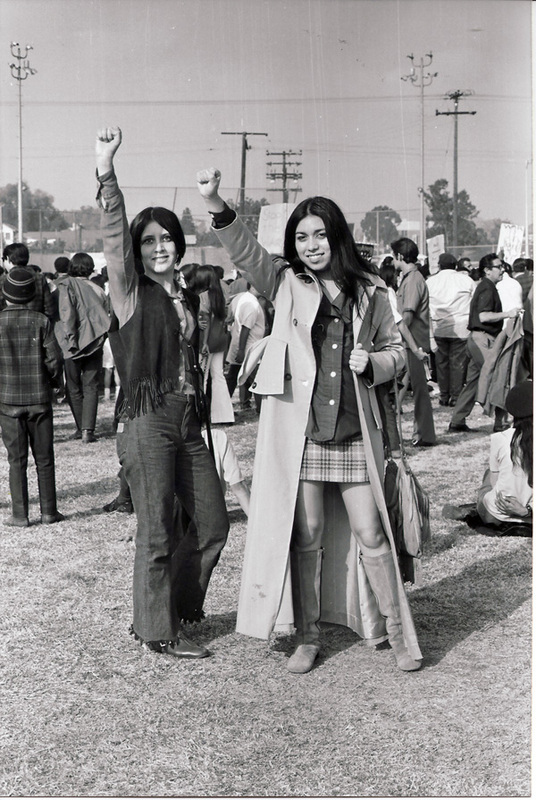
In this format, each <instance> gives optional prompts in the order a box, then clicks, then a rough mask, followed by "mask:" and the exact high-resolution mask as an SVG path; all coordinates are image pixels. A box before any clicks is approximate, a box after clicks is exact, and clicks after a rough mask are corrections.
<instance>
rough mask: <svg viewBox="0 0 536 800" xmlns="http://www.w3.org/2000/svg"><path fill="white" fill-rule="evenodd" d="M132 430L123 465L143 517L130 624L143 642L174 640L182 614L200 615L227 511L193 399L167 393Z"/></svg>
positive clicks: (226, 525)
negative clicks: (186, 519) (183, 521)
mask: <svg viewBox="0 0 536 800" xmlns="http://www.w3.org/2000/svg"><path fill="white" fill-rule="evenodd" d="M127 427H128V434H127V446H126V453H125V455H124V463H123V466H124V468H125V476H126V479H127V481H128V484H129V486H130V491H131V495H132V502H133V504H134V510H135V512H136V515H137V521H138V529H137V535H136V555H135V558H134V581H133V603H134V620H133V627H134V631H135V632H136V633H137V634H138V636H140V637H141V638H142V639H143V640H144V641H158V640H171V639H173V638H174V637H175V636H176V635H177V632H178V630H179V623H180V620H181V619H183V618H184V619H200V618H201V617H202V612H203V602H204V599H205V594H206V591H207V587H208V582H209V580H210V576H211V574H212V570H213V569H214V567H215V566H216V564H217V562H218V559H219V557H220V553H221V551H222V549H223V547H224V545H225V542H226V540H227V534H228V531H229V520H228V517H227V509H226V507H225V500H224V497H223V493H222V489H221V484H220V481H219V478H218V474H217V472H216V467H215V465H214V460H213V458H212V456H211V454H210V452H209V450H208V448H207V447H206V445H205V443H204V441H203V438H202V436H201V428H200V424H199V420H198V418H197V414H196V412H195V407H194V402H193V398H188V399H187V398H186V397H185V396H181V395H174V394H167V395H166V398H165V405H164V406H162V407H160V408H158V409H157V410H156V411H153V412H149V413H147V414H144V415H141V416H139V417H135V418H134V419H132V420H129V421H128V426H127ZM176 498H178V500H179V501H180V504H181V506H182V508H183V509H184V511H185V512H186V514H187V515H188V517H189V518H190V520H191V521H192V523H193V524H191V525H189V526H188V527H184V526H182V525H181V522H180V517H181V514H180V513H179V512H180V506H179V505H178V503H176Z"/></svg>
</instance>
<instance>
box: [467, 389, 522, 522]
mask: <svg viewBox="0 0 536 800" xmlns="http://www.w3.org/2000/svg"><path fill="white" fill-rule="evenodd" d="M506 410H507V411H508V413H509V414H511V415H512V416H513V418H514V422H513V426H512V427H511V428H508V429H507V430H505V431H500V432H498V433H492V434H491V438H490V459H489V469H487V470H486V472H485V474H484V478H483V481H482V486H481V487H480V489H479V492H478V499H477V504H476V510H477V512H478V514H479V516H480V518H481V519H482V521H483V522H484V523H486V524H488V525H496V526H502V525H503V524H504V523H518V524H519V523H522V524H527V525H532V486H533V478H532V468H533V465H532V425H533V387H532V381H523V382H522V383H518V384H517V385H516V386H514V387H513V388H512V389H511V390H510V391H509V392H508V395H507V396H506Z"/></svg>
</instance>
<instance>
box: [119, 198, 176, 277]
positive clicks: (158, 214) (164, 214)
mask: <svg viewBox="0 0 536 800" xmlns="http://www.w3.org/2000/svg"><path fill="white" fill-rule="evenodd" d="M153 221H154V222H158V224H159V225H161V226H162V227H163V228H164V230H166V231H167V232H168V233H169V235H170V236H171V238H172V239H173V242H174V243H175V247H176V248H177V264H179V263H180V262H181V261H182V259H183V258H184V254H185V252H186V240H185V238H184V233H183V230H182V228H181V224H180V222H179V218H178V217H177V215H176V214H175V212H173V211H170V210H169V209H168V208H161V207H160V206H148V207H147V208H144V209H143V211H140V213H139V214H136V216H135V217H134V219H133V220H132V222H131V223H130V236H131V238H132V251H133V253H134V258H135V259H136V261H137V262H141V249H140V243H141V238H142V236H143V231H144V230H145V228H146V227H147V225H148V224H149V223H150V222H153Z"/></svg>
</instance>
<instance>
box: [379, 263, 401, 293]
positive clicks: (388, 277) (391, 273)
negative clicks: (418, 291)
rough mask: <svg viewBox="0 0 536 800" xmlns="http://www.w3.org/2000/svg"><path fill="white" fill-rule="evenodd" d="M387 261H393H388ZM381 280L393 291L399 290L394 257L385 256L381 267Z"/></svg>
mask: <svg viewBox="0 0 536 800" xmlns="http://www.w3.org/2000/svg"><path fill="white" fill-rule="evenodd" d="M387 259H391V260H390V261H388V260H387ZM380 278H381V279H382V281H383V282H384V283H385V285H386V286H388V287H389V288H391V289H394V290H395V292H396V290H397V285H396V267H395V265H394V263H393V257H392V256H385V258H384V259H383V261H382V263H381V265H380Z"/></svg>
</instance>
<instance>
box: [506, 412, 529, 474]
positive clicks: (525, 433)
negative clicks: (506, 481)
mask: <svg viewBox="0 0 536 800" xmlns="http://www.w3.org/2000/svg"><path fill="white" fill-rule="evenodd" d="M533 424H534V420H533V418H532V417H523V419H515V417H514V431H515V432H514V435H513V436H512V441H511V443H510V458H511V459H512V464H517V465H518V466H520V467H521V469H522V470H523V472H524V473H525V475H526V476H527V481H528V484H529V486H530V487H531V489H532V437H533V433H532V427H533Z"/></svg>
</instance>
